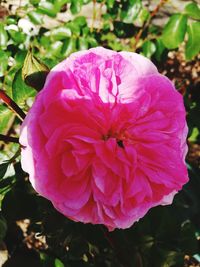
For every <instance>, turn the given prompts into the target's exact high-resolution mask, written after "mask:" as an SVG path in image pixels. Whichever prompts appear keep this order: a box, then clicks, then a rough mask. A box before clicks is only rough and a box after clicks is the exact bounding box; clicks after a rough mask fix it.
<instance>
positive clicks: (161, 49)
mask: <svg viewBox="0 0 200 267" xmlns="http://www.w3.org/2000/svg"><path fill="white" fill-rule="evenodd" d="M165 49H166V48H165V46H164V44H163V42H162V40H161V38H157V39H156V52H155V58H156V59H157V60H158V61H160V60H161V59H162V55H163V52H164V51H165Z"/></svg>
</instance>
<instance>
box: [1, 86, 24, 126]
mask: <svg viewBox="0 0 200 267" xmlns="http://www.w3.org/2000/svg"><path fill="white" fill-rule="evenodd" d="M0 99H1V100H2V101H3V102H4V103H5V104H6V105H7V106H8V107H9V108H10V109H11V110H13V111H14V112H15V113H16V115H17V116H18V117H19V118H20V120H22V121H23V120H24V119H25V117H26V114H25V113H24V112H23V110H22V109H21V108H20V107H19V106H18V105H17V104H16V103H15V102H14V101H13V100H12V99H11V98H10V97H9V96H8V95H7V94H6V93H5V92H4V91H3V90H2V89H0Z"/></svg>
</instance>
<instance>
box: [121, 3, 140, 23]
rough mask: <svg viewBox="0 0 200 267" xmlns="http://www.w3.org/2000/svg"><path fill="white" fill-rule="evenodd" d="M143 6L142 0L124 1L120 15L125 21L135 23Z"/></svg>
mask: <svg viewBox="0 0 200 267" xmlns="http://www.w3.org/2000/svg"><path fill="white" fill-rule="evenodd" d="M141 7H142V4H141V1H140V0H129V1H127V2H124V4H123V6H122V9H121V14H120V17H121V19H122V21H123V22H125V23H133V22H134V20H135V19H136V18H137V15H138V13H139V12H140V9H141Z"/></svg>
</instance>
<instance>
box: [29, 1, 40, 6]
mask: <svg viewBox="0 0 200 267" xmlns="http://www.w3.org/2000/svg"><path fill="white" fill-rule="evenodd" d="M29 1H30V3H31V4H32V5H37V4H39V3H40V0H29Z"/></svg>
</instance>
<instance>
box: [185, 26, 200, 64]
mask: <svg viewBox="0 0 200 267" xmlns="http://www.w3.org/2000/svg"><path fill="white" fill-rule="evenodd" d="M187 32H188V41H187V43H186V48H185V56H186V59H187V60H190V59H193V57H195V56H196V55H197V54H198V53H199V52H200V42H199V40H200V22H192V23H190V24H189V25H188V28H187Z"/></svg>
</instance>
